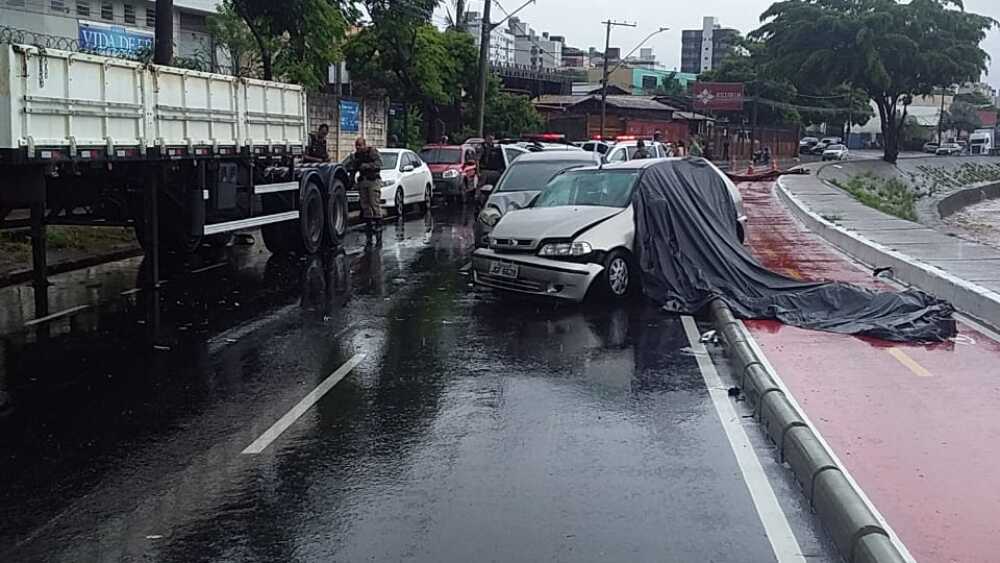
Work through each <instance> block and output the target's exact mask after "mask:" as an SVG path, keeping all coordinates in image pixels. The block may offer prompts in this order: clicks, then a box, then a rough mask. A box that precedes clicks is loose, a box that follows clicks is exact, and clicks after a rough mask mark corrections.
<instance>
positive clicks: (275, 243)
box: [260, 223, 291, 256]
mask: <svg viewBox="0 0 1000 563" xmlns="http://www.w3.org/2000/svg"><path fill="white" fill-rule="evenodd" d="M288 232H289V229H288V225H287V224H286V223H273V224H271V225H264V226H263V227H261V228H260V236H261V238H262V239H264V246H265V247H266V248H267V250H268V251H269V252H270V253H271V254H275V255H279V256H280V255H282V254H287V253H288V252H289V251H290V250H291V249H290V248H289V244H288Z"/></svg>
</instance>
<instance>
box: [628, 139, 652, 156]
mask: <svg viewBox="0 0 1000 563" xmlns="http://www.w3.org/2000/svg"><path fill="white" fill-rule="evenodd" d="M643 158H653V154H652V153H651V152H649V149H647V148H646V141H643V140H642V139H639V141H638V142H637V143H636V144H635V154H634V155H633V156H632V160H639V159H643Z"/></svg>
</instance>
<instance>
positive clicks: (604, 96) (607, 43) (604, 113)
mask: <svg viewBox="0 0 1000 563" xmlns="http://www.w3.org/2000/svg"><path fill="white" fill-rule="evenodd" d="M601 23H602V24H604V25H605V26H607V32H606V33H605V35H604V71H603V72H602V73H601V77H602V78H601V140H602V141H603V140H604V135H605V127H606V125H607V121H608V75H609V74H610V72H608V51H609V50H611V26H618V27H636V24H634V23H626V22H616V21H613V20H611V19H610V18H609V19H608V21H604V22H601ZM615 68H617V67H615Z"/></svg>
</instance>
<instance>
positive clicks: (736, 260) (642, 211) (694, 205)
mask: <svg viewBox="0 0 1000 563" xmlns="http://www.w3.org/2000/svg"><path fill="white" fill-rule="evenodd" d="M633 206H634V210H635V223H636V247H637V248H636V250H637V254H638V261H639V268H640V270H641V274H642V283H643V291H644V293H645V294H646V295H647V296H648V297H649V298H651V299H653V300H654V301H656V302H657V303H659V304H660V305H662V307H663V308H664V309H665V310H667V311H670V312H675V313H682V314H695V313H697V312H699V311H701V310H702V309H703V308H704V307H705V306H706V305H708V304H709V303H710V302H712V301H713V300H714V299H717V298H721V299H723V300H724V301H725V302H726V303H727V304H728V305H729V307H730V308H731V309H732V311H733V313H734V314H735V315H736V316H737V317H740V318H743V319H775V320H778V321H781V322H783V323H785V324H789V325H793V326H797V327H802V328H807V329H815V330H824V331H829V332H838V333H844V334H856V335H864V336H871V337H875V338H881V339H885V340H891V341H896V342H937V341H942V340H946V339H948V338H950V337H952V336H954V335H955V334H956V326H955V321H954V319H953V316H952V314H953V312H954V309H953V307H952V306H951V305H950V304H949V303H947V302H945V301H942V300H940V299H937V298H935V297H933V296H931V295H928V294H927V293H924V292H922V291H918V290H907V291H901V292H875V291H872V290H869V289H866V288H862V287H858V286H854V285H850V284H846V283H840V282H804V281H800V280H796V279H793V278H789V277H787V276H784V275H781V274H778V273H776V272H772V271H770V270H768V269H767V268H765V267H764V266H762V265H761V264H760V263H759V262H757V260H756V259H755V258H754V257H753V256H752V255H751V254H750V252H749V250H748V249H747V248H745V247H744V246H743V245H742V244H741V243H740V242H739V239H738V234H737V229H738V224H737V220H736V217H737V211H736V204H735V203H734V201H733V198H732V197H731V195H730V192H729V188H728V186H727V185H726V182H725V180H724V179H723V178H722V177H720V175H719V173H718V172H717V171H716V169H715V168H714V167H712V166H711V165H709V164H708V163H706V162H705V161H704V160H701V159H695V158H689V159H683V160H670V161H664V162H662V163H658V164H656V165H652V166H649V167H647V168H645V169H644V171H643V173H642V175H641V177H640V178H639V184H638V186H637V187H636V190H635V192H634V196H633ZM766 228H768V227H767V225H749V226H748V229H766Z"/></svg>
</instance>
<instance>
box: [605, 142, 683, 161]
mask: <svg viewBox="0 0 1000 563" xmlns="http://www.w3.org/2000/svg"><path fill="white" fill-rule="evenodd" d="M645 143H646V150H648V151H649V153H650V154H651V155H652V158H665V157H668V156H670V155H671V153H670V150H669V149H668V148H667V146H666V145H664V144H663V143H660V142H656V141H645ZM638 144H639V141H638V140H634V141H618V142H616V143H615V144H614V145H613V146H612V147H611V148H609V149H608V152H607V154H606V155H604V162H607V163H609V164H610V163H612V162H628V161H630V160H632V159H633V158H634V157H635V152H636V151H637V150H639V147H638Z"/></svg>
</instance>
